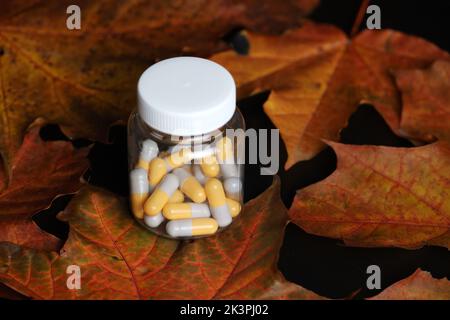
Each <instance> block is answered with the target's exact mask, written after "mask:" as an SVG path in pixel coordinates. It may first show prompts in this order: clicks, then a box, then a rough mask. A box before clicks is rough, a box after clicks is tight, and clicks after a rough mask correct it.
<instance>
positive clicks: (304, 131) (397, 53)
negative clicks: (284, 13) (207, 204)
mask: <svg viewBox="0 0 450 320" xmlns="http://www.w3.org/2000/svg"><path fill="white" fill-rule="evenodd" d="M248 39H249V42H250V52H249V54H248V55H247V56H241V55H238V54H236V53H235V52H233V51H227V52H223V53H219V54H216V55H214V56H213V57H212V58H213V59H214V60H215V61H217V62H219V63H221V64H222V65H224V66H225V67H226V68H227V69H228V70H230V72H231V73H232V74H233V76H234V77H235V79H236V81H237V85H238V94H239V97H241V98H242V97H245V96H248V95H250V94H254V93H258V92H261V91H264V90H271V93H270V96H269V99H268V101H267V102H266V103H265V105H264V110H265V112H266V113H267V115H268V116H269V118H270V119H271V120H272V121H273V123H274V124H275V126H276V127H278V128H279V129H280V133H281V136H282V138H283V140H284V142H285V144H286V147H287V151H288V160H287V162H286V165H285V167H286V168H289V167H291V166H292V165H293V164H294V163H296V162H298V161H301V160H307V159H310V158H312V157H313V156H315V155H316V154H317V153H318V152H319V151H320V150H322V149H323V148H324V146H325V145H324V143H323V141H322V139H328V140H334V141H336V140H338V138H339V131H340V130H341V129H342V128H344V127H345V126H346V123H347V120H348V118H349V116H350V115H351V114H352V113H353V112H354V111H355V110H356V108H357V107H358V106H359V105H360V104H362V103H370V104H373V105H374V106H375V108H376V109H377V110H378V112H380V114H381V115H382V116H383V117H384V119H385V120H386V122H387V123H388V124H389V125H390V127H391V128H392V129H393V130H394V131H396V132H397V133H400V131H399V122H400V111H401V104H400V98H399V93H398V89H397V87H396V86H395V81H394V79H393V77H392V76H391V74H390V71H391V70H392V69H401V68H419V67H426V66H428V65H429V64H430V63H431V62H432V61H433V60H435V59H449V55H448V53H446V52H444V51H442V50H440V49H439V48H438V47H436V46H435V45H433V44H431V43H429V42H427V41H425V40H423V39H420V38H417V37H414V36H408V35H405V34H403V33H400V32H397V31H392V30H380V31H375V30H366V31H364V32H362V33H360V34H359V35H357V36H356V37H355V38H353V39H351V40H350V39H348V38H347V37H346V36H345V34H344V33H343V32H341V31H340V30H339V29H337V28H336V27H333V26H329V25H321V24H306V25H305V26H303V27H302V28H299V29H297V30H292V31H290V32H286V33H285V34H283V35H282V36H267V35H260V34H254V33H250V32H249V33H248Z"/></svg>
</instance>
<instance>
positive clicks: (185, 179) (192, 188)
mask: <svg viewBox="0 0 450 320" xmlns="http://www.w3.org/2000/svg"><path fill="white" fill-rule="evenodd" d="M173 174H174V175H176V176H177V178H178V181H179V184H180V190H181V192H183V193H184V194H185V195H187V196H188V197H189V198H190V199H192V201H194V202H197V203H201V202H204V201H205V200H206V194H205V189H203V187H202V185H201V184H200V182H198V181H197V179H195V178H194V176H193V175H191V174H190V173H189V172H187V171H186V170H184V169H183V168H178V169H175V170H173Z"/></svg>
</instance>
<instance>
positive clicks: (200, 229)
mask: <svg viewBox="0 0 450 320" xmlns="http://www.w3.org/2000/svg"><path fill="white" fill-rule="evenodd" d="M210 150H211V151H210V152H209V154H208V153H207V154H206V155H202V157H201V159H200V161H197V162H198V164H196V163H194V164H191V162H192V160H193V159H196V158H198V155H196V154H195V153H194V152H193V151H192V150H191V148H188V147H184V148H178V150H176V149H172V150H169V152H159V148H158V145H157V144H156V142H154V141H153V140H151V139H147V140H144V141H143V142H142V146H141V151H140V154H139V159H138V161H137V164H136V166H135V167H134V169H133V170H131V172H130V193H131V199H130V200H131V209H132V211H133V214H134V216H135V217H136V218H137V219H140V220H143V222H144V223H145V225H147V226H148V227H150V228H153V229H154V228H158V227H160V226H161V225H162V223H163V222H165V221H166V220H168V222H167V223H166V224H165V230H166V232H167V234H168V235H169V236H171V237H174V238H179V237H196V236H204V235H211V234H214V233H216V232H217V230H218V228H219V227H220V228H224V227H226V226H228V225H229V224H230V223H231V222H232V219H233V218H234V217H236V216H237V215H238V214H239V213H240V211H241V202H240V201H241V197H242V181H241V179H240V178H239V168H238V166H237V165H236V164H235V163H234V152H233V144H232V141H231V139H230V138H228V137H223V138H221V139H219V140H218V141H217V142H216V143H215V145H214V146H213V147H212V148H210ZM218 160H219V161H218Z"/></svg>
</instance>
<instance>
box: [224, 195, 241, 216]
mask: <svg viewBox="0 0 450 320" xmlns="http://www.w3.org/2000/svg"><path fill="white" fill-rule="evenodd" d="M226 201H227V205H228V210H230V214H231V216H232V217H233V218H235V217H237V216H238V215H239V213H240V212H241V204H240V202H238V201H235V200H233V199H229V198H227V199H226Z"/></svg>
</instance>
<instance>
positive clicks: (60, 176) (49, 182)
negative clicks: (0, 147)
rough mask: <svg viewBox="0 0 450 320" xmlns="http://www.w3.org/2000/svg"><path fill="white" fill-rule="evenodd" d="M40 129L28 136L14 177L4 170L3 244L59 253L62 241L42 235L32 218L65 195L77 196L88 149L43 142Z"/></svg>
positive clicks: (0, 179)
mask: <svg viewBox="0 0 450 320" xmlns="http://www.w3.org/2000/svg"><path fill="white" fill-rule="evenodd" d="M39 130H40V126H38V125H34V126H32V127H31V128H30V129H29V131H28V132H27V134H26V136H25V139H24V141H23V144H22V145H21V147H20V149H19V150H18V152H17V154H16V155H15V157H14V160H13V162H12V177H11V180H10V181H9V184H7V183H6V174H5V172H4V171H3V170H1V169H0V185H3V186H4V189H3V190H0V241H10V242H13V243H16V244H19V245H24V246H27V247H31V248H36V249H43V250H55V249H56V248H58V247H59V245H60V241H59V239H57V238H56V237H54V236H52V235H51V234H48V233H46V232H44V231H42V230H41V229H40V228H39V227H38V226H37V225H36V224H35V223H34V221H33V220H32V219H31V217H32V216H33V215H34V214H35V213H37V212H39V211H40V210H43V209H45V208H47V207H49V206H50V204H51V202H52V200H53V199H54V198H55V197H57V196H58V195H61V194H68V193H73V192H76V191H77V190H78V189H79V188H80V186H81V182H80V178H81V176H82V174H83V173H84V171H85V170H86V169H87V167H88V161H87V158H86V156H87V152H88V149H87V148H83V149H74V148H73V146H72V144H71V143H70V142H65V141H51V142H46V141H42V139H41V138H40V136H39Z"/></svg>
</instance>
